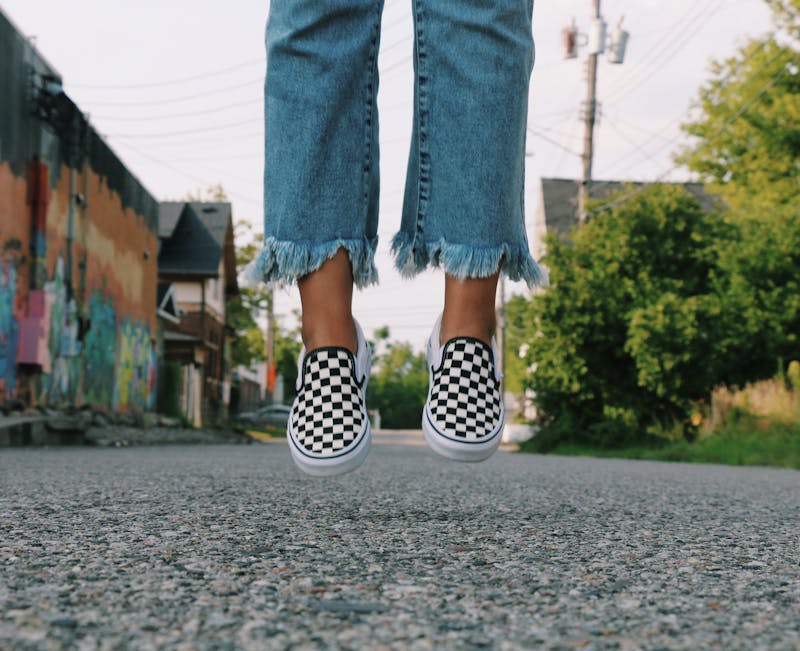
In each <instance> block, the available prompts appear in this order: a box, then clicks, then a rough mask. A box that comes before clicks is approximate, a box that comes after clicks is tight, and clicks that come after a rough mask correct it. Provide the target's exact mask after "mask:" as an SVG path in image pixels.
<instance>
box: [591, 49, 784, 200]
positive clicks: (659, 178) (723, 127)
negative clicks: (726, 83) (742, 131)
mask: <svg viewBox="0 0 800 651" xmlns="http://www.w3.org/2000/svg"><path fill="white" fill-rule="evenodd" d="M785 50H786V48H784V51H785ZM790 63H791V62H787V64H786V65H785V66H784V67H783V68H781V70H780V72H778V74H777V75H775V76H774V77H773V78H772V79H771V80H770V81H769V83H768V84H767V85H766V86H764V87H763V88H762V89H761V90H760V91H759V92H758V93H757V94H756V95H755V96H754V97H752V98H751V99H750V100H749V101H748V102H746V103H745V104H744V105H743V106H742V107H741V108H740V109H739V110H738V111H737V112H736V113H735V114H734V115H732V116H731V117H730V118H728V119H727V120H726V121H725V122H724V123H723V124H722V125H720V127H719V128H718V129H717V130H716V131H714V133H712V134H711V135H710V136H706V137H705V138H704V140H703V142H702V143H701V144H700V148H701V149H702V148H703V147H707V146H708V145H709V143H711V142H712V141H713V140H714V138H716V137H717V136H718V135H720V134H721V133H722V132H723V131H725V130H726V129H727V128H728V127H729V126H730V125H731V124H733V123H734V122H735V121H736V120H738V119H739V118H740V117H741V116H742V115H744V113H745V112H746V111H747V109H749V108H750V107H751V106H752V105H753V104H755V103H756V102H757V101H758V100H760V99H761V98H762V97H763V96H764V95H766V94H767V93H768V92H769V90H770V88H772V87H773V86H774V85H775V84H777V83H778V82H779V81H780V79H781V77H783V75H785V74H786V72H787V68H788V66H789V65H790ZM679 167H680V165H673V166H672V167H670V168H669V169H668V170H666V171H665V172H663V173H662V174H660V175H659V176H657V177H656V179H655V180H654V181H652V183H658V182H660V181H663V180H664V179H665V178H666V177H667V176H669V175H670V174H671V173H672V172H674V171H676V170H677V169H678V168H679ZM646 189H647V186H646V185H642V186H641V187H640V188H637V189H636V190H632V191H631V192H628V193H627V194H624V195H623V196H621V197H618V198H616V199H614V200H612V201H609V202H607V203H605V204H602V205H601V206H598V207H597V208H595V209H593V210H592V211H590V214H592V215H595V214H597V213H599V212H603V211H604V210H610V209H611V208H614V207H616V206H618V205H620V204H622V203H624V202H626V201H628V200H629V199H632V198H633V197H635V196H637V195H639V194H641V193H642V192H644V191H645V190H646Z"/></svg>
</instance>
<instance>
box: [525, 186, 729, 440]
mask: <svg viewBox="0 0 800 651" xmlns="http://www.w3.org/2000/svg"><path fill="white" fill-rule="evenodd" d="M721 230H723V229H722V227H721V222H720V221H719V220H718V219H717V218H715V217H713V216H711V215H707V214H705V213H704V212H703V211H702V209H701V208H700V206H699V204H698V203H697V200H696V199H694V198H693V197H692V196H690V195H689V194H688V193H686V191H685V190H683V188H679V187H674V186H666V185H655V186H653V187H651V188H649V189H648V190H647V191H645V192H642V193H641V194H639V195H637V196H636V197H634V198H632V199H630V200H629V201H626V202H624V203H622V204H620V205H619V206H618V207H617V208H615V209H613V210H611V211H609V212H606V213H602V214H600V215H598V216H597V217H596V218H594V219H593V220H592V221H591V222H589V223H588V224H587V225H585V226H583V227H581V228H579V229H578V230H577V231H576V232H574V233H573V234H572V238H571V241H564V240H559V239H556V238H555V237H550V239H549V240H548V250H547V256H546V258H545V263H546V264H547V266H548V267H549V269H550V279H551V285H550V287H549V288H548V289H547V290H546V291H545V292H544V293H543V294H542V295H541V296H538V297H536V298H535V299H534V300H533V301H532V303H531V310H530V316H531V320H532V324H533V330H534V333H535V334H534V336H533V337H532V339H531V341H530V342H529V344H530V345H529V349H528V357H529V361H530V362H531V363H535V364H536V367H535V368H536V370H535V372H534V373H532V374H531V376H530V377H529V382H530V385H531V387H532V388H533V389H534V391H535V392H536V396H537V403H538V405H539V406H540V408H541V409H542V410H543V411H544V412H545V414H546V415H547V416H548V417H549V420H550V425H551V426H552V425H553V423H555V422H558V421H561V422H562V423H569V427H570V429H569V431H563V427H561V426H559V429H560V430H562V434H561V435H560V436H559V440H563V439H564V438H565V437H567V438H570V437H572V438H574V439H575V440H580V441H583V442H587V443H592V444H599V445H623V444H627V443H630V442H632V441H634V440H637V439H640V438H641V436H642V433H643V432H645V431H646V430H647V428H648V427H649V426H651V425H653V424H656V423H662V422H668V421H673V420H676V419H677V420H682V419H684V418H685V416H686V413H687V410H688V408H689V406H690V405H691V403H692V402H693V401H695V400H696V399H697V398H699V397H700V396H702V395H703V393H704V391H705V390H706V388H707V387H708V386H709V381H710V379H711V378H710V377H709V376H708V375H709V370H710V366H711V365H710V359H709V357H710V354H711V353H710V330H709V328H707V327H705V324H706V322H707V321H709V320H710V319H711V318H712V317H713V314H714V312H715V309H716V307H715V305H714V301H713V300H712V297H710V296H709V294H708V288H709V284H710V283H711V280H712V273H713V271H714V268H715V267H714V246H715V241H716V239H717V238H719V237H720V232H721ZM537 438H539V439H540V441H542V440H543V437H537Z"/></svg>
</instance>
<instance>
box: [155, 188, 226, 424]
mask: <svg viewBox="0 0 800 651" xmlns="http://www.w3.org/2000/svg"><path fill="white" fill-rule="evenodd" d="M158 235H159V241H160V245H159V253H158V278H159V290H158V300H159V305H158V316H159V321H160V324H161V350H162V356H163V361H164V365H166V367H168V368H169V369H171V370H170V371H169V372H166V370H165V372H164V373H162V375H163V376H164V378H165V381H163V382H162V384H161V386H162V387H163V390H164V392H166V394H169V395H162V396H161V404H162V405H163V404H177V405H179V411H180V413H181V414H182V415H183V416H184V417H185V418H187V420H189V421H190V422H192V423H194V424H195V425H200V424H201V423H209V422H211V423H214V422H220V421H222V420H224V419H225V418H226V417H227V410H228V405H229V403H230V385H231V367H230V341H231V338H232V336H233V334H234V333H233V331H232V330H231V328H230V327H229V326H228V324H227V320H226V312H225V303H226V299H227V298H228V297H230V296H232V295H235V294H237V293H238V291H239V288H238V285H237V281H236V252H235V247H234V240H233V216H232V208H231V204H230V203H227V202H194V201H192V202H186V201H168V202H163V203H161V204H160V207H159V226H158ZM176 369H180V370H179V372H178V373H176V372H175V371H176Z"/></svg>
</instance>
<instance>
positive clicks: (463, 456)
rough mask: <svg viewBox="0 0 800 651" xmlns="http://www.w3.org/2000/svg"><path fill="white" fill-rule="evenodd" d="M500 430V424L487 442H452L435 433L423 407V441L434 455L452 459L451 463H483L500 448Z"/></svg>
mask: <svg viewBox="0 0 800 651" xmlns="http://www.w3.org/2000/svg"><path fill="white" fill-rule="evenodd" d="M502 430H503V427H502V424H501V426H500V428H499V429H498V431H497V432H496V433H495V434H494V436H492V438H491V439H490V440H488V441H480V442H477V441H476V442H475V443H468V442H466V441H464V442H462V441H454V440H453V439H451V438H448V437H446V436H443V435H442V434H440V433H439V432H437V431H436V428H435V427H434V426H433V424H432V423H431V422H430V415H429V413H428V406H427V405H425V411H424V412H423V414H422V433H423V434H424V435H425V440H426V441H427V442H428V445H429V446H430V447H431V449H432V450H433V451H434V452H436V454H438V455H440V456H443V457H445V458H447V459H452V460H453V461H467V462H478V461H485V460H486V459H488V458H489V457H491V456H492V455H493V454H494V453H495V452H496V451H497V448H498V447H499V446H500V440H501V439H502V438H503V437H502Z"/></svg>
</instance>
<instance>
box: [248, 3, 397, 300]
mask: <svg viewBox="0 0 800 651" xmlns="http://www.w3.org/2000/svg"><path fill="white" fill-rule="evenodd" d="M382 10H383V0H326V2H317V1H316V0H272V1H271V2H270V12H269V19H268V22H267V33H266V44H267V74H266V82H265V91H264V99H265V101H264V116H265V160H264V243H263V246H262V250H261V252H260V254H259V256H258V257H257V258H256V260H254V261H253V263H252V264H251V265H250V266H249V269H248V275H249V277H250V278H253V279H257V280H262V281H265V282H267V283H275V282H293V281H295V280H297V279H299V278H302V277H304V276H307V275H309V274H311V273H312V272H315V271H317V270H320V269H321V267H322V266H323V263H325V262H326V261H327V260H329V259H331V258H333V257H334V255H336V254H337V253H338V252H340V251H341V250H342V249H344V250H345V251H346V253H347V256H348V257H349V259H350V265H351V268H352V274H353V282H354V283H355V284H356V285H357V286H359V287H362V286H365V285H369V284H371V283H374V282H376V281H377V272H376V269H375V265H374V252H375V247H376V245H377V227H378V196H379V185H380V184H379V169H378V165H379V145H378V107H377V101H376V100H377V91H378V66H377V61H378V47H379V40H380V21H381V12H382ZM335 268H336V263H334V264H333V265H330V266H327V265H326V267H325V270H321V274H322V275H323V276H324V275H325V274H327V273H328V269H335ZM336 297H337V296H332V297H331V301H333V300H334V299H335V298H336ZM323 298H324V297H323Z"/></svg>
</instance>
